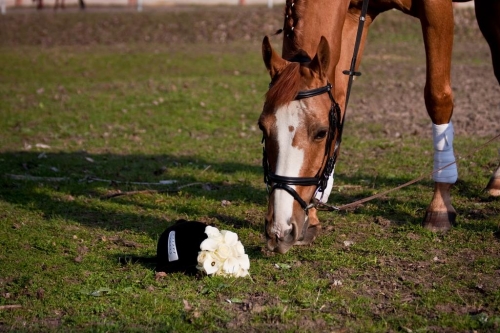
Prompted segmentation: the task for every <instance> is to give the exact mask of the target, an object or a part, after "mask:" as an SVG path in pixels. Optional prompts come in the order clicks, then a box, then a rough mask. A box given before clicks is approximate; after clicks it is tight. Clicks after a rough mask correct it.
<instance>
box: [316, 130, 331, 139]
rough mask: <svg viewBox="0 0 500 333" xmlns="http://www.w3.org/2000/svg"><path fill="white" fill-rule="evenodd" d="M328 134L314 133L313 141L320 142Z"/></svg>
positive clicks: (323, 132)
mask: <svg viewBox="0 0 500 333" xmlns="http://www.w3.org/2000/svg"><path fill="white" fill-rule="evenodd" d="M327 134H328V131H327V130H320V131H318V133H316V136H314V140H321V139H324V138H326V135H327Z"/></svg>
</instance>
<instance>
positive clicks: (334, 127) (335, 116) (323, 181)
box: [262, 0, 369, 215]
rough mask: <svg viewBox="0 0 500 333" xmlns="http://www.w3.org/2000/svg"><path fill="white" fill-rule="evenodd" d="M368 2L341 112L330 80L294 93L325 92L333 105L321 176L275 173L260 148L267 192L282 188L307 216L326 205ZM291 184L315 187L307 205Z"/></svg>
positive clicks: (299, 96) (308, 95)
mask: <svg viewBox="0 0 500 333" xmlns="http://www.w3.org/2000/svg"><path fill="white" fill-rule="evenodd" d="M368 1H369V0H363V6H362V9H361V14H360V17H359V24H358V31H357V34H356V42H355V44H354V53H353V56H352V60H351V66H350V69H349V70H346V71H343V72H342V73H343V74H345V75H349V82H348V85H347V92H346V101H345V106H344V114H343V115H342V113H341V110H340V106H339V104H338V103H337V102H336V101H335V99H334V97H333V95H332V85H331V84H330V83H329V82H327V84H326V86H324V87H320V88H315V89H310V90H304V91H299V92H298V93H297V96H295V100H296V101H297V100H301V99H305V98H312V97H315V96H318V95H322V94H324V93H328V96H329V97H330V100H331V102H332V106H331V108H330V112H329V115H328V118H329V130H328V136H327V141H326V144H325V159H326V164H325V167H324V168H323V172H321V175H320V171H321V169H320V170H319V171H318V173H317V175H316V176H315V177H287V176H280V175H276V174H274V173H273V172H271V170H270V167H269V161H268V158H267V153H266V149H265V147H263V148H262V155H263V156H262V166H263V169H264V182H265V183H266V185H267V189H268V193H269V195H271V194H272V193H273V191H274V190H276V189H282V190H285V191H287V192H288V193H289V194H290V195H291V196H292V197H293V198H294V199H295V200H297V202H298V203H299V204H300V206H301V207H302V209H303V210H304V211H305V212H306V215H307V214H308V211H309V209H311V208H318V207H319V206H324V205H325V204H324V203H322V202H321V199H322V198H323V194H324V191H325V189H326V188H327V186H328V179H329V178H330V175H332V173H333V170H334V169H335V163H336V161H337V157H338V154H339V149H340V143H341V142H342V132H343V128H344V119H345V112H346V110H347V104H348V102H349V95H350V93H351V86H352V82H353V77H354V76H360V75H361V72H356V71H355V68H356V62H357V55H358V51H359V45H360V43H361V36H362V34H363V27H364V23H365V21H366V13H367V11H368ZM282 31H283V30H282V29H280V30H278V31H277V32H276V34H279V33H281V32H282ZM293 60H295V59H293ZM334 138H335V145H334ZM264 141H265V138H264V137H263V138H262V143H264ZM333 145H334V149H333V153H331V150H332V146H333ZM290 185H299V186H316V191H315V193H314V195H313V198H312V202H310V203H309V204H308V203H307V202H305V201H304V199H302V198H301V197H300V195H299V194H298V193H297V191H295V189H293V188H292V187H290ZM269 188H270V189H269ZM318 192H321V193H322V195H321V198H320V200H317V199H316V194H317V193H318ZM332 210H337V209H332Z"/></svg>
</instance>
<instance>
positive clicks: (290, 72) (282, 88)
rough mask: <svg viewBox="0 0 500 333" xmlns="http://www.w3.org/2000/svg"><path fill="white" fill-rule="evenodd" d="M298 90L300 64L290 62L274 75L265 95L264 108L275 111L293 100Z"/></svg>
mask: <svg viewBox="0 0 500 333" xmlns="http://www.w3.org/2000/svg"><path fill="white" fill-rule="evenodd" d="M299 89H300V63H298V62H291V63H289V64H288V65H287V66H286V67H285V68H284V69H283V70H282V71H281V72H279V73H278V74H276V75H275V77H274V78H273V80H272V82H271V86H270V88H269V90H268V91H267V93H266V103H265V105H266V107H269V108H271V110H275V109H277V108H278V107H280V106H282V105H284V104H287V103H289V102H291V101H293V100H294V99H295V96H297V93H298V92H299Z"/></svg>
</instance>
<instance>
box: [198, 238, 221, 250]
mask: <svg viewBox="0 0 500 333" xmlns="http://www.w3.org/2000/svg"><path fill="white" fill-rule="evenodd" d="M218 246H219V242H218V241H217V240H215V239H213V238H207V239H205V240H204V241H203V242H201V244H200V249H201V250H202V251H212V252H213V251H215V250H217V247H218Z"/></svg>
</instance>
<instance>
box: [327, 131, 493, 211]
mask: <svg viewBox="0 0 500 333" xmlns="http://www.w3.org/2000/svg"><path fill="white" fill-rule="evenodd" d="M498 138H500V133H499V134H497V135H495V136H494V137H493V138H491V139H489V140H488V141H486V142H485V143H483V144H482V145H480V146H478V147H477V148H476V149H474V150H473V151H472V152H471V153H469V154H467V155H465V157H460V156H459V157H458V159H464V158H466V159H468V158H469V157H472V155H474V154H476V153H477V152H478V151H480V150H481V149H483V148H484V147H486V146H487V145H489V144H490V143H492V142H493V141H495V140H496V139H498ZM456 161H457V160H455V161H454V162H451V163H448V164H446V165H445V166H444V167H442V168H439V169H437V170H435V171H432V172H429V173H426V174H423V175H421V176H420V177H417V178H415V179H413V180H410V181H409V182H406V183H404V184H402V185H399V186H397V187H394V188H391V189H389V190H386V191H384V192H381V193H377V194H374V195H372V196H369V197H367V198H364V199H360V200H357V201H354V202H351V203H349V204H345V205H342V206H332V205H328V204H325V203H318V210H321V211H329V212H332V211H340V210H347V209H349V208H351V209H352V208H355V207H357V206H359V205H361V204H363V203H365V202H368V201H371V200H373V199H376V198H379V197H381V196H384V195H386V194H388V193H391V192H394V191H396V190H400V189H402V188H403V187H406V186H409V185H412V184H415V183H417V182H419V181H421V180H422V179H424V178H426V177H429V176H432V175H433V174H435V173H436V172H439V171H441V170H443V169H445V168H447V167H449V166H450V165H453V164H455V163H457V162H456Z"/></svg>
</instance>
